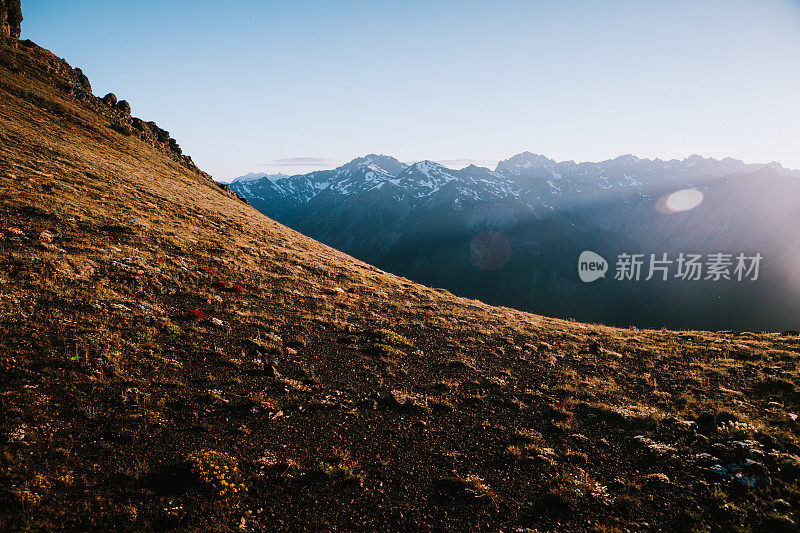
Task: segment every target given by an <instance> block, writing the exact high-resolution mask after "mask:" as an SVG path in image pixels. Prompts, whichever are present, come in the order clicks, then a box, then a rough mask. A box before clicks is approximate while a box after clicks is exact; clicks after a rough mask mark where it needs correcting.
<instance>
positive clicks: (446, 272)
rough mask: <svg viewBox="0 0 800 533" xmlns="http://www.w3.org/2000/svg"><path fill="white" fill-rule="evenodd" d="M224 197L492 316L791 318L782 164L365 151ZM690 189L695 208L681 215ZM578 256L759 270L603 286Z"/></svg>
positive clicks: (236, 185) (794, 308) (794, 213)
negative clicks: (714, 261)
mask: <svg viewBox="0 0 800 533" xmlns="http://www.w3.org/2000/svg"><path fill="white" fill-rule="evenodd" d="M231 189H232V190H233V191H235V192H237V193H238V194H240V195H241V196H243V197H244V198H246V199H247V200H248V201H249V202H250V203H251V204H252V205H253V206H254V207H255V208H256V209H258V210H259V211H261V212H263V213H265V214H267V215H268V216H270V217H272V218H274V219H276V220H278V221H280V222H282V223H284V224H287V225H289V226H290V227H293V228H295V229H297V230H299V231H301V232H303V233H305V234H307V235H310V236H312V237H314V238H316V239H319V240H321V241H322V242H324V243H326V244H329V245H331V246H333V247H335V248H338V249H340V250H342V251H344V252H346V253H349V254H351V255H354V256H355V257H357V258H359V259H362V260H364V261H367V262H370V263H373V264H376V265H378V266H380V267H381V268H384V269H386V270H389V271H391V272H394V273H396V274H399V275H403V276H406V277H409V278H410V279H413V280H415V281H419V282H422V283H427V284H434V285H437V286H441V287H444V288H447V289H448V290H451V291H453V292H455V293H457V294H462V295H465V296H469V297H474V298H479V299H481V300H484V301H486V302H489V303H492V304H496V305H508V306H513V307H516V308H522V309H525V310H530V311H534V312H537V313H546V314H550V315H555V316H560V317H564V318H576V319H580V320H587V321H598V322H604V323H609V324H615V325H637V326H640V327H662V326H668V327H681V328H694V327H703V328H712V329H731V328H732V329H740V328H743V329H766V330H775V329H781V328H789V327H793V326H794V325H796V323H797V321H798V311H799V310H800V303H799V302H800V292H798V280H797V279H796V276H794V275H793V268H794V265H796V264H797V262H796V261H797V259H798V257H799V256H798V250H797V245H796V244H795V243H794V240H793V239H792V238H791V236H790V234H789V233H787V232H786V228H787V227H796V226H793V225H796V224H797V223H798V222H800V220H798V218H799V217H800V215H798V210H797V208H796V207H795V206H796V205H798V203H797V200H800V172H798V171H793V170H787V169H784V168H783V167H782V166H781V165H780V164H778V163H774V162H773V163H769V164H746V163H743V162H742V161H739V160H736V159H732V158H726V159H722V160H717V159H713V158H704V157H701V156H699V155H693V156H691V157H688V158H686V159H683V160H677V159H673V160H668V161H663V160H660V159H655V160H651V159H640V158H637V157H635V156H632V155H624V156H620V157H617V158H615V159H610V160H607V161H602V162H599V163H590V162H586V163H575V162H573V161H563V162H556V161H554V160H553V159H550V158H548V157H546V156H543V155H538V154H533V153H530V152H524V153H521V154H518V155H515V156H513V157H511V158H509V159H507V160H504V161H501V162H500V163H498V165H497V167H496V168H495V169H494V170H490V169H487V168H483V167H477V166H468V167H466V168H463V169H460V170H454V169H449V168H446V167H444V166H442V165H440V164H437V163H435V162H432V161H420V162H418V163H415V164H412V165H407V164H405V163H402V162H400V161H398V160H397V159H395V158H393V157H390V156H386V155H375V154H370V155H367V156H364V157H359V158H356V159H354V160H352V161H351V162H349V163H347V164H345V165H343V166H341V167H338V168H336V169H332V170H321V171H316V172H311V173H308V174H302V175H295V176H290V177H285V178H280V179H272V178H262V179H237V180H235V181H234V182H233V183H232V184H231ZM687 191H688V192H687ZM675 193H678V194H677V196H674V197H673V196H671V195H672V194H675ZM687 194H688V195H689V196H694V197H696V198H698V199H699V204H698V205H696V206H691V207H692V208H691V209H686V208H685V207H681V205H678V206H677V208H676V206H675V205H672V204H675V201H676V199H677V203H678V204H680V199H681V198H682V197H683V196H682V195H687ZM670 198H672V200H670ZM584 250H592V251H595V252H599V253H601V254H604V257H606V258H607V260H608V261H609V262H610V264H611V270H612V272H611V274H612V275H613V274H614V272H613V269H614V266H615V262H616V257H617V256H618V255H619V254H621V253H626V252H629V253H641V254H644V256H645V258H647V259H649V258H650V254H656V256H658V257H659V258H661V257H662V254H664V253H667V254H668V258H670V257H671V258H672V260H673V261H674V260H676V259H677V257H678V256H679V254H680V253H685V254H689V253H699V254H702V255H703V256H704V257H705V256H708V255H710V254H713V253H725V254H731V255H732V256H737V255H738V254H740V253H745V254H747V257H752V256H753V255H754V254H756V253H760V254H761V255H762V256H763V257H764V259H763V271H762V272H761V275H760V279H758V280H754V281H753V280H751V282H750V283H744V282H741V281H736V282H732V281H731V280H726V279H724V278H723V279H721V280H716V281H712V280H705V279H701V280H699V281H695V282H687V281H686V280H681V279H675V278H674V276H670V277H669V279H668V280H667V281H663V280H661V282H656V281H653V280H650V281H645V280H639V281H638V282H637V281H630V282H627V280H621V281H620V280H614V279H613V277H612V276H606V278H605V279H602V280H599V281H597V282H596V283H592V284H585V283H582V282H581V281H580V280H579V277H578V272H577V258H578V257H579V255H580V253H581V252H582V251H584ZM645 267H646V265H645Z"/></svg>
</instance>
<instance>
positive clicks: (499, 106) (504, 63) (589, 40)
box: [22, 0, 800, 180]
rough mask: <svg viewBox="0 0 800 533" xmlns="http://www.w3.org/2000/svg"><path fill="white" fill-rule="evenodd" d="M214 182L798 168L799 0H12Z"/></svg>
mask: <svg viewBox="0 0 800 533" xmlns="http://www.w3.org/2000/svg"><path fill="white" fill-rule="evenodd" d="M23 15H24V17H25V20H24V22H23V27H22V33H23V35H22V37H23V38H29V39H32V40H33V41H35V42H36V43H38V44H40V45H42V46H44V47H46V48H49V49H51V50H52V51H53V52H55V53H56V54H58V55H61V56H62V57H64V58H65V59H66V60H67V61H68V62H70V64H71V65H73V66H79V67H81V68H82V69H83V70H84V72H85V73H86V74H87V75H88V76H89V79H90V80H91V82H92V87H93V88H94V91H95V93H96V94H97V95H99V96H102V95H103V94H105V93H106V92H109V91H112V92H114V93H116V94H117V96H118V97H119V98H125V99H127V100H128V101H130V102H131V104H132V107H133V114H134V115H135V116H139V117H141V118H143V119H145V120H154V121H156V122H157V123H158V124H159V125H160V126H161V127H163V128H165V129H167V130H169V131H170V132H171V133H172V134H173V136H174V137H175V138H176V139H177V140H178V142H179V143H180V144H181V146H182V147H183V149H184V151H185V153H188V154H190V155H191V156H192V157H193V158H194V160H195V161H196V162H197V163H198V165H199V166H200V167H201V168H203V169H205V170H208V171H209V172H211V173H212V174H213V175H214V176H215V177H216V178H217V179H220V180H227V179H230V178H232V177H235V176H238V175H240V174H244V173H246V172H250V171H258V172H278V171H281V172H285V173H297V172H305V171H308V170H311V169H314V168H329V167H331V166H334V165H335V164H338V163H340V162H343V161H346V160H349V159H352V158H353V157H355V156H358V155H363V154H366V153H371V152H376V153H385V154H390V155H394V156H395V157H398V158H399V159H400V160H403V161H417V160H421V159H432V160H436V161H439V162H442V163H445V164H449V165H450V166H454V167H459V166H463V165H465V164H467V163H468V162H471V161H476V162H478V163H479V164H483V165H486V166H493V165H494V163H495V162H496V161H497V160H499V159H502V158H506V157H509V156H511V155H513V154H515V153H519V152H521V151H524V150H530V151H534V152H537V153H543V154H546V155H548V156H550V157H553V158H555V159H558V160H562V159H574V160H576V161H585V160H602V159H607V158H611V157H615V156H617V155H620V154H625V153H632V154H635V155H638V156H640V157H661V158H662V159H666V158H673V157H680V158H683V157H686V156H688V155H691V154H693V153H699V154H701V155H704V156H714V157H724V156H732V157H737V158H739V159H743V160H745V161H748V162H769V161H773V160H775V161H779V162H781V163H783V164H784V165H785V166H787V167H790V168H800V1H798V0H759V1H757V2H754V1H752V0H746V1H745V0H719V1H718V0H704V1H702V2H698V1H696V0H691V1H684V0H668V1H667V0H664V1H657V2H656V1H649V0H633V1H615V0H608V1H606V2H597V1H595V0H587V1H570V0H560V1H557V0H553V1H539V2H536V1H530V0H527V1H524V0H521V1H510V0H509V1H503V0H495V1H489V2H476V1H470V0H460V1H457V2H450V1H436V2H431V1H416V0H405V1H402V2H399V1H394V2H389V1H381V0H372V1H347V0H340V1H336V2H332V1H303V0H295V1H281V2H277V1H275V2H270V1H236V0H231V1H229V2H220V1H213V2H211V1H203V0H192V1H183V0H170V1H165V0H142V1H137V2H121V1H108V0H71V1H70V2H64V1H61V0H59V1H54V0H49V1H45V0H23Z"/></svg>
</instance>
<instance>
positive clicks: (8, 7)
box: [0, 0, 22, 39]
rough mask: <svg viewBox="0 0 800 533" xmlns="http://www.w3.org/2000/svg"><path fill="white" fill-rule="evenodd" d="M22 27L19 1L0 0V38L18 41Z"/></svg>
mask: <svg viewBox="0 0 800 533" xmlns="http://www.w3.org/2000/svg"><path fill="white" fill-rule="evenodd" d="M21 27H22V6H21V5H20V0H0V37H13V38H14V39H19V34H20V31H21Z"/></svg>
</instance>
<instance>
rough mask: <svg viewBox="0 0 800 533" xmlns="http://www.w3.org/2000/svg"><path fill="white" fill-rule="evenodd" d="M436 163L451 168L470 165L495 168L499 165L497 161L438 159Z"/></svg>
mask: <svg viewBox="0 0 800 533" xmlns="http://www.w3.org/2000/svg"><path fill="white" fill-rule="evenodd" d="M436 162H437V163H439V164H440V165H443V166H446V167H450V168H464V167H468V166H470V165H475V166H479V167H489V168H494V167H495V166H496V165H497V160H496V159H437V160H436Z"/></svg>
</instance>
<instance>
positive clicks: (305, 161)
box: [261, 157, 340, 167]
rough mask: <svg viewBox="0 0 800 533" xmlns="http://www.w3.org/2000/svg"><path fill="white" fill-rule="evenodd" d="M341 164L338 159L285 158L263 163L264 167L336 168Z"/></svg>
mask: <svg viewBox="0 0 800 533" xmlns="http://www.w3.org/2000/svg"><path fill="white" fill-rule="evenodd" d="M339 163H340V161H339V160H338V159H331V158H329V157H284V158H282V159H273V160H272V161H270V162H269V163H262V164H261V166H262V167H327V166H336V165H338V164H339Z"/></svg>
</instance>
